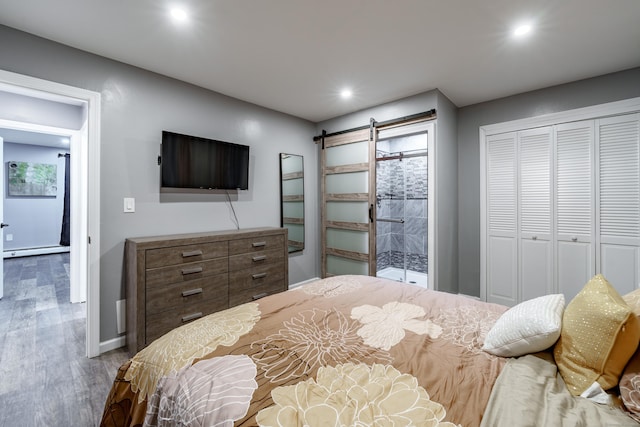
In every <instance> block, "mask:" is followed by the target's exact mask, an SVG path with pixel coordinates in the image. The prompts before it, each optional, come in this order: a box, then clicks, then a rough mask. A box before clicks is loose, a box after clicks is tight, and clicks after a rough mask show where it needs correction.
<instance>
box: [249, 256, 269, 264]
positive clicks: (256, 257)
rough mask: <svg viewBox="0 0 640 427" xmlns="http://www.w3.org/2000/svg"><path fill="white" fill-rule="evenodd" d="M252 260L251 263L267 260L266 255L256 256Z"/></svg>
mask: <svg viewBox="0 0 640 427" xmlns="http://www.w3.org/2000/svg"><path fill="white" fill-rule="evenodd" d="M252 259H253V262H258V261H264V260H265V259H267V256H266V255H256V256H254V257H253V258H252Z"/></svg>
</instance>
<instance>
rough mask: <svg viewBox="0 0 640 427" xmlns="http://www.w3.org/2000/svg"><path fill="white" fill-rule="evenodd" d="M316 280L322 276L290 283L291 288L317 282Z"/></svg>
mask: <svg viewBox="0 0 640 427" xmlns="http://www.w3.org/2000/svg"><path fill="white" fill-rule="evenodd" d="M316 280H320V278H319V277H314V278H312V279H309V280H304V281H302V282H298V283H294V284H292V285H289V289H294V288H297V287H299V286H302V285H306V284H307V283H311V282H315V281H316Z"/></svg>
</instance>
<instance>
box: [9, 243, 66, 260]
mask: <svg viewBox="0 0 640 427" xmlns="http://www.w3.org/2000/svg"><path fill="white" fill-rule="evenodd" d="M65 252H69V246H47V247H44V248H31V249H12V250H8V251H4V252H3V253H2V258H19V257H23V256H32V255H50V254H62V253H65Z"/></svg>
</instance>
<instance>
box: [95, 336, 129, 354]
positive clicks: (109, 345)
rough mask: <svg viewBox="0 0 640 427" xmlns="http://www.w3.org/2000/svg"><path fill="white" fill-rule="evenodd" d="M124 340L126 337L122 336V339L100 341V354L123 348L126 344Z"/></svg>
mask: <svg viewBox="0 0 640 427" xmlns="http://www.w3.org/2000/svg"><path fill="white" fill-rule="evenodd" d="M126 338H127V337H125V336H122V337H116V338H112V339H110V340H108V341H102V342H101V343H100V354H102V353H106V352H107V351H111V350H115V349H117V348H122V347H124V346H125V345H126V343H127V340H126Z"/></svg>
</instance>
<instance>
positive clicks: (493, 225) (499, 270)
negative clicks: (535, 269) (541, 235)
mask: <svg viewBox="0 0 640 427" xmlns="http://www.w3.org/2000/svg"><path fill="white" fill-rule="evenodd" d="M486 156H487V159H486V165H487V169H486V182H487V194H486V197H487V207H486V209H487V212H486V218H487V223H488V224H487V241H486V244H487V247H486V248H485V250H486V254H487V272H486V276H487V301H489V302H495V303H499V304H504V305H509V306H513V305H515V304H517V301H518V292H517V284H518V258H517V247H518V242H517V217H516V215H517V199H516V197H517V172H516V171H517V169H516V168H517V162H516V134H515V133H507V134H500V135H491V136H489V137H487V145H486Z"/></svg>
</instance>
